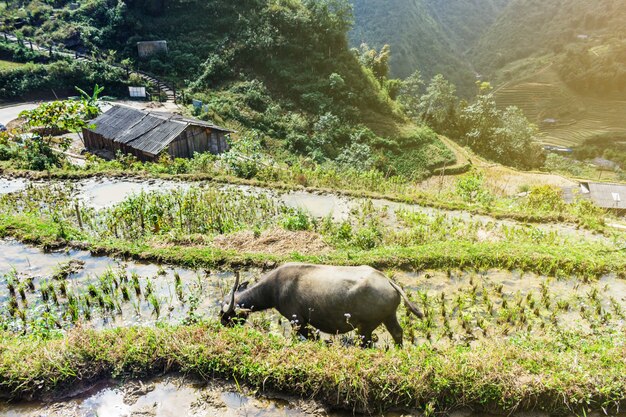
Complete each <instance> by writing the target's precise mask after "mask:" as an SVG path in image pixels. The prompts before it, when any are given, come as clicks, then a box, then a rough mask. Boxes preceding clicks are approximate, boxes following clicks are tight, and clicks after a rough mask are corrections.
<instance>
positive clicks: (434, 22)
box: [350, 0, 509, 92]
mask: <svg viewBox="0 0 626 417" xmlns="http://www.w3.org/2000/svg"><path fill="white" fill-rule="evenodd" d="M508 1H509V0H463V1H448V0H446V1H441V0H417V1H415V0H391V1H386V0H352V4H353V7H354V17H355V24H354V29H353V30H352V32H351V35H350V38H351V42H352V44H354V45H355V46H357V45H359V44H360V43H363V42H365V43H368V44H369V46H370V47H375V48H380V47H382V46H383V45H385V44H389V45H390V46H391V50H392V59H391V71H392V74H393V75H394V76H398V77H402V78H403V77H406V76H408V75H409V74H411V73H413V71H415V69H419V70H420V71H421V72H422V74H423V75H424V77H425V78H431V77H432V76H434V75H436V74H439V73H441V74H443V75H444V76H445V77H446V78H448V79H450V80H452V81H453V82H454V83H455V84H456V85H457V86H458V87H459V89H460V90H461V91H462V92H468V91H473V90H472V86H473V83H474V80H475V73H474V71H473V69H472V66H471V63H470V62H471V59H470V58H471V57H469V56H466V55H465V51H467V50H468V49H469V48H470V47H471V46H472V45H473V44H474V42H475V41H476V40H477V39H478V37H480V35H481V34H482V33H483V31H485V30H486V29H487V28H488V27H489V25H490V24H491V23H492V22H493V21H494V20H495V19H496V17H497V16H498V14H499V13H500V11H501V9H502V8H503V7H504V6H505V5H506V4H507V3H508Z"/></svg>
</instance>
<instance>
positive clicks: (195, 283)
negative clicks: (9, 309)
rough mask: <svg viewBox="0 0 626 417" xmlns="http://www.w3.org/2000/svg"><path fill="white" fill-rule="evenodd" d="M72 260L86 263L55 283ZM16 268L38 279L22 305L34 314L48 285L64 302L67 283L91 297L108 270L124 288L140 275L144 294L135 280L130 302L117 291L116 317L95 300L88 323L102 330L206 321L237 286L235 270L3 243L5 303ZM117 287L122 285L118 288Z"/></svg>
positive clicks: (0, 261)
mask: <svg viewBox="0 0 626 417" xmlns="http://www.w3.org/2000/svg"><path fill="white" fill-rule="evenodd" d="M68 261H73V262H75V263H76V261H78V262H79V263H84V265H83V266H82V267H79V268H78V269H79V270H78V271H77V272H75V273H72V274H70V275H69V277H68V278H67V279H65V280H54V279H52V278H51V277H52V275H53V274H54V273H55V272H57V271H58V270H59V268H60V266H62V265H64V264H66V263H67V262H68ZM12 270H15V271H16V272H17V273H18V274H17V278H18V280H19V281H21V282H25V280H26V279H27V278H28V277H32V278H33V284H34V287H35V291H34V292H29V291H26V303H23V302H22V303H21V304H22V306H23V307H24V309H27V310H28V313H29V314H30V315H32V316H36V315H38V314H40V313H41V311H42V308H43V305H42V300H41V294H40V289H41V287H42V285H45V284H47V283H51V284H52V285H53V286H54V287H55V288H56V290H55V291H56V293H57V295H58V298H59V300H60V304H63V302H64V301H65V300H66V299H67V297H63V296H62V295H61V293H60V286H61V281H63V282H64V283H65V284H66V288H67V292H68V293H69V294H75V295H76V296H77V297H78V298H80V296H81V295H85V294H86V289H87V287H88V286H89V285H90V284H92V285H95V286H96V287H98V288H100V286H99V284H100V277H101V276H103V275H105V274H106V273H107V272H108V273H110V274H112V275H115V276H116V277H117V281H118V284H119V285H121V279H120V276H124V277H126V278H127V279H128V278H129V277H130V276H131V275H132V274H137V275H138V277H139V279H138V281H139V286H140V289H141V295H139V296H138V295H137V294H136V292H135V290H134V287H133V286H132V284H131V280H128V281H127V282H126V284H125V285H126V286H127V289H128V292H129V296H130V297H129V298H130V300H129V301H128V302H123V300H122V299H121V295H120V294H119V291H116V293H117V295H118V298H117V299H116V300H115V301H116V312H115V314H105V313H104V312H102V311H100V309H98V308H97V306H96V305H95V304H97V301H95V297H94V301H93V304H94V306H92V309H91V310H93V317H92V318H91V319H90V320H86V321H83V322H86V323H87V324H88V325H91V326H92V327H96V328H102V327H115V326H129V325H152V324H154V323H155V322H156V321H168V322H171V323H179V322H180V321H181V320H183V319H185V318H186V317H188V315H189V314H190V311H191V310H192V309H193V312H194V314H195V315H196V316H198V317H200V318H202V317H204V318H207V317H214V316H215V315H216V314H217V312H218V310H219V308H220V304H221V301H222V300H224V297H225V296H226V294H227V293H228V291H229V290H230V285H232V283H231V281H232V274H231V273H229V272H219V271H205V270H190V269H184V268H174V267H168V266H160V265H155V264H143V263H136V262H123V261H120V260H116V259H113V258H109V257H106V256H92V255H90V254H89V253H88V252H86V251H78V250H70V251H61V252H52V253H44V252H42V251H41V250H40V249H38V248H34V247H31V246H27V245H22V244H20V243H18V242H15V241H6V240H5V241H0V303H2V304H5V303H6V302H7V301H8V300H9V298H10V295H9V292H8V291H7V282H8V280H9V279H10V278H9V275H10V274H11V272H10V271H12ZM259 274H260V271H256V270H251V271H243V272H242V278H245V279H255V277H256V276H257V275H259ZM175 276H178V277H180V291H177V285H176V278H175ZM113 285H115V286H117V284H113ZM148 287H150V288H151V293H152V294H154V295H155V298H156V300H157V301H158V302H159V305H160V312H159V315H158V317H157V314H156V313H155V310H154V306H153V305H152V302H151V299H150V297H148V293H147V291H148ZM179 294H181V295H182V297H180V296H179ZM18 298H19V297H18ZM24 304H26V305H24ZM192 306H193V307H192ZM86 308H87V307H86V306H82V308H81V310H82V311H83V312H84V310H85V309H86ZM59 313H60V312H59ZM15 325H16V326H19V321H15Z"/></svg>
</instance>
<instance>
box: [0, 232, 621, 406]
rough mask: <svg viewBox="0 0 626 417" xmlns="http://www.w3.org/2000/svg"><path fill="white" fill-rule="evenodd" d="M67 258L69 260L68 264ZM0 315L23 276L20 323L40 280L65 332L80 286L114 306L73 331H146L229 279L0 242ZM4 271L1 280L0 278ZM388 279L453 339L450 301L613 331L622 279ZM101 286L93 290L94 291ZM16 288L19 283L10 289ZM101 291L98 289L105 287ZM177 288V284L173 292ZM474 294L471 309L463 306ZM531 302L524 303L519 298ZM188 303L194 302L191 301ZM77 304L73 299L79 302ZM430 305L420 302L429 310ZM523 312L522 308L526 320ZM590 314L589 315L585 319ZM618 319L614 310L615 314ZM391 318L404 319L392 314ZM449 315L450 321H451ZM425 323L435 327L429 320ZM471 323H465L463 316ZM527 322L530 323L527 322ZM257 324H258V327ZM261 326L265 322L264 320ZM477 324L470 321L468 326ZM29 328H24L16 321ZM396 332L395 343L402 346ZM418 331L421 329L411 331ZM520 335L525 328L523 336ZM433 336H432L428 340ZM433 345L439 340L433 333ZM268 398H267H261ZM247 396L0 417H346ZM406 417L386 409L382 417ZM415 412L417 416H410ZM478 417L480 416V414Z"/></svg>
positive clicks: (71, 401)
mask: <svg viewBox="0 0 626 417" xmlns="http://www.w3.org/2000/svg"><path fill="white" fill-rule="evenodd" d="M70 261H72V263H71V264H70V263H68V262H70ZM67 265H71V266H72V269H69V270H67V269H66V270H65V271H66V272H68V271H69V272H68V274H67V276H66V277H65V278H58V279H56V280H55V279H54V278H52V277H53V276H54V275H55V274H56V275H58V274H59V271H61V270H62V267H63V266H67ZM0 271H2V272H1V273H0V319H1V320H9V321H11V320H12V321H11V324H10V326H9V328H10V329H14V330H16V331H21V330H23V329H24V327H23V326H24V323H23V321H22V320H21V319H20V318H14V319H11V318H10V317H9V316H8V310H7V308H6V306H7V304H8V302H9V300H10V299H11V298H12V296H11V295H10V292H9V288H8V284H9V281H10V280H13V282H14V285H15V283H16V282H21V283H22V284H24V283H26V282H27V280H28V278H29V277H31V278H33V286H34V290H32V291H31V290H30V289H29V288H26V289H25V291H24V293H25V301H24V300H22V299H21V296H20V295H19V291H16V295H15V298H16V299H17V303H18V306H19V308H20V309H22V310H28V311H31V312H33V313H28V314H27V318H28V319H29V320H33V319H35V318H36V315H37V314H38V315H41V314H42V312H43V311H45V309H44V305H45V304H46V303H44V302H43V301H42V298H41V297H42V295H41V288H42V285H43V286H45V285H46V283H47V284H49V283H52V285H53V286H54V287H55V291H56V294H57V297H58V301H59V306H54V304H53V303H52V302H51V301H48V302H47V305H48V306H49V307H50V309H51V311H52V313H55V312H56V313H57V316H55V318H54V319H56V320H57V321H58V322H59V323H60V324H61V326H60V327H61V328H66V329H69V328H71V327H72V325H73V324H72V321H71V319H70V318H69V317H68V315H67V309H66V307H67V304H68V295H67V294H74V296H75V297H76V298H78V299H79V300H84V299H85V298H84V297H86V296H87V295H88V291H87V289H88V286H89V285H90V284H92V285H94V286H95V287H96V289H97V292H98V294H102V292H103V290H102V288H110V289H111V292H110V293H109V294H104V298H107V297H109V298H114V303H113V304H114V305H113V308H112V309H111V310H107V309H106V308H104V309H103V308H101V307H99V306H98V303H97V301H96V299H97V298H98V297H97V296H94V297H91V296H90V299H91V305H92V310H93V313H92V316H91V317H90V318H86V317H85V313H84V310H85V309H86V308H87V307H86V306H85V305H83V304H80V303H79V304H80V305H79V310H80V314H79V318H78V321H79V322H80V323H81V324H82V325H83V326H90V327H94V328H105V327H115V326H129V325H142V326H151V325H154V324H155V323H156V322H157V321H164V322H170V323H181V322H183V321H184V320H185V319H186V318H188V317H189V315H190V311H191V310H192V309H193V314H195V315H197V316H203V317H215V316H216V313H217V311H218V309H219V308H220V303H221V302H222V300H223V299H224V297H225V296H226V294H227V293H228V292H229V290H230V288H231V285H232V283H233V280H234V278H233V274H232V273H230V272H221V271H204V270H192V269H185V268H177V267H171V266H161V265H156V264H149V263H138V262H124V261H120V260H117V259H114V258H111V257H101V256H92V255H90V254H89V253H88V252H86V251H79V250H69V251H59V252H52V253H44V252H42V251H41V250H40V249H37V248H33V247H30V246H27V245H24V244H20V243H17V242H15V241H8V240H4V241H2V240H0ZM111 271H112V272H113V274H114V275H115V276H116V277H117V285H118V288H115V283H114V282H113V281H115V280H114V279H113V278H110V275H111V274H110V273H111ZM133 273H134V274H136V275H137V276H138V282H139V287H140V290H141V293H140V295H137V294H136V293H135V292H134V288H133V287H132V285H129V282H132V280H131V279H130V277H131V276H132V274H133ZM2 274H4V275H2ZM103 275H104V276H105V277H109V278H110V279H112V280H113V281H109V282H108V283H106V282H104V283H103V282H102V281H100V277H102V276H103ZM388 275H389V276H392V277H393V279H394V280H396V281H397V282H399V283H400V284H401V285H402V286H403V287H404V288H405V290H406V291H407V293H408V294H409V295H410V296H411V298H412V299H413V300H414V301H415V302H416V303H417V304H418V305H420V307H422V308H424V306H425V305H430V306H431V307H432V306H435V308H431V310H433V311H434V310H436V306H438V305H439V304H438V303H439V300H440V298H439V297H440V296H441V294H444V296H445V300H446V303H447V306H448V307H447V308H448V309H449V310H448V311H449V316H448V317H450V320H451V321H452V320H456V321H455V322H454V323H453V325H452V329H453V330H454V332H455V337H456V335H464V336H465V333H464V331H466V330H467V329H465V330H464V328H463V327H462V326H461V325H460V324H459V323H460V319H459V318H458V312H455V308H456V307H455V305H456V304H455V303H456V302H457V301H456V300H457V299H459V300H461V299H463V300H465V301H464V302H465V303H466V304H465V307H463V308H462V310H463V312H465V313H469V314H471V315H473V317H474V318H476V317H481V316H488V314H487V313H486V312H485V310H486V304H485V303H486V302H487V301H485V300H486V299H487V298H488V299H489V301H488V302H489V303H492V304H493V305H494V306H495V307H494V308H495V309H496V311H501V310H504V307H503V301H504V300H507V301H508V303H509V305H514V304H515V303H516V302H517V301H518V300H519V301H521V302H523V303H524V304H525V305H530V304H531V302H533V303H536V305H537V306H536V307H535V309H536V310H538V311H539V316H538V317H535V318H534V319H532V320H536V321H537V320H543V321H545V322H548V321H549V320H551V318H550V317H549V314H550V312H552V311H560V313H559V316H558V321H559V322H560V323H561V324H560V325H561V326H563V327H566V328H575V329H579V330H580V329H582V330H583V331H587V330H591V328H592V326H598V325H600V322H601V321H602V319H603V316H602V314H608V312H610V314H611V315H612V316H611V317H610V318H608V319H607V321H606V322H604V323H603V324H601V325H604V326H612V327H616V328H621V329H622V330H623V328H624V327H623V325H624V316H623V315H622V316H619V314H618V312H617V311H616V310H615V305H614V304H613V302H615V303H617V305H618V306H619V305H623V304H624V302H625V301H626V281H624V280H619V279H616V278H615V277H613V276H606V277H603V278H601V279H599V280H598V281H596V282H591V283H583V282H581V281H580V280H579V279H561V280H557V279H553V278H549V277H541V276H536V275H534V274H525V273H521V272H506V271H496V270H493V271H486V272H482V273H478V272H469V271H454V270H452V271H419V272H398V271H388ZM121 276H125V277H127V278H129V280H128V281H123V280H122V279H120V277H121ZM176 276H179V277H180V281H179V282H180V284H179V285H180V287H182V290H183V291H182V297H180V296H179V295H178V294H177V284H176V282H177V279H176ZM261 276H262V273H261V271H259V270H250V271H242V277H243V278H245V279H251V280H252V281H254V280H255V279H258V278H259V277H261ZM63 282H65V285H66V295H62V294H61V291H60V286H61V283H63ZM101 283H102V284H103V285H101ZM18 285H19V284H18ZM107 285H108V287H107ZM123 285H126V286H127V287H129V288H130V289H131V291H130V295H129V300H128V301H124V300H123V299H122V298H121V290H120V288H121V286H123ZM149 286H150V287H151V288H152V289H151V294H153V295H154V297H156V298H157V299H158V300H159V301H160V302H161V307H160V309H161V310H160V315H159V316H158V317H157V315H156V314H155V312H154V308H153V305H152V303H151V302H150V301H148V300H146V296H145V293H146V290H147V288H148V287H149ZM180 287H179V288H180ZM472 297H474V302H473V304H472V303H470V301H469V300H472ZM542 297H547V298H548V299H549V301H548V302H549V307H546V306H544V305H543V304H542V303H545V302H546V301H545V299H544V298H542ZM531 299H532V300H534V301H529V300H531ZM194 300H195V301H194ZM565 301H567V302H568V303H569V305H570V306H569V307H568V308H567V309H563V310H559V308H560V307H559V308H557V305H559V303H561V302H565ZM81 302H82V301H81ZM429 303H430V304H429ZM582 306H587V307H588V308H587V310H589V311H590V312H591V313H593V314H596V313H595V311H596V310H597V309H600V310H601V314H600V315H596V316H593V317H589V316H587V315H585V314H581V313H580V308H581V307H582ZM530 311H531V308H530V307H528V314H529V315H530V314H531V313H530ZM591 313H590V314H591ZM262 314H265V313H254V314H252V315H251V318H250V320H249V324H248V325H250V326H254V327H256V328H257V329H259V330H261V331H265V332H275V333H282V334H284V335H285V337H289V324H288V323H287V321H286V320H282V322H283V324H282V325H281V324H280V323H279V322H278V314H276V313H275V312H270V313H268V314H267V315H265V316H263V317H264V318H263V319H262V320H260V321H259V322H255V317H257V318H258V317H260V316H261V315H262ZM499 314H500V313H497V314H495V315H494V316H493V322H492V325H493V326H496V325H498V324H497V320H496V318H498V317H500V316H499ZM622 314H623V313H622ZM398 316H399V317H403V316H404V314H401V313H399V314H398ZM455 317H457V318H456V319H455ZM434 320H435V327H438V328H441V327H443V326H442V325H441V323H439V322H438V321H437V320H439V319H438V318H436V317H435V318H434ZM472 320H475V319H472ZM528 320H531V318H529V319H528ZM259 323H263V324H259ZM268 323H269V324H268ZM477 323H478V322H477V321H474V322H473V325H477ZM505 325H506V326H508V327H509V328H511V329H512V330H510V331H511V332H514V331H518V330H519V331H521V330H520V329H521V328H520V329H518V330H516V328H515V326H517V324H513V323H508V322H507V323H506V324H505ZM26 326H27V327H26V329H27V330H28V329H29V327H28V326H32V323H28V324H26ZM404 326H405V340H407V341H408V340H411V339H410V338H409V337H408V335H407V333H408V332H409V330H408V328H407V327H406V326H407V324H406V323H405V324H404ZM419 331H423V330H419ZM470 331H471V332H473V334H474V336H475V337H476V338H479V337H485V335H482V336H481V330H480V329H478V328H472V329H470ZM524 331H529V330H524ZM377 334H378V335H379V342H378V344H377V346H378V348H381V347H384V346H385V345H386V344H387V343H389V340H388V339H389V338H388V335H387V332H386V331H385V330H384V328H383V327H380V328H379V329H378V332H377ZM486 336H487V337H504V336H503V335H502V334H498V333H496V331H495V330H494V332H493V333H489V334H486ZM437 337H440V335H439V336H436V337H435V338H434V339H436V338H437ZM442 339H443V337H442ZM335 340H336V339H335ZM412 341H413V342H415V343H420V344H421V343H433V344H436V343H438V342H437V340H431V341H430V342H428V341H427V340H426V338H425V337H424V335H423V334H421V335H418V336H417V337H414V338H413V340H412ZM270 397H271V396H270ZM271 398H274V399H270V398H268V397H267V396H262V395H261V396H255V395H254V394H251V393H249V392H242V391H241V390H240V389H239V388H237V386H236V385H234V384H229V383H217V382H214V383H211V384H209V385H207V384H205V383H198V382H195V381H193V380H189V379H183V378H180V377H169V378H161V379H156V380H152V381H144V382H127V383H124V384H121V385H115V384H108V385H107V384H104V383H103V382H101V383H100V385H98V386H95V387H82V388H79V389H77V390H76V396H74V397H73V398H68V399H64V400H63V401H59V402H52V403H42V402H30V403H22V402H20V403H2V402H0V416H7V417H39V416H48V417H78V416H94V417H95V416H98V417H102V416H111V417H116V416H119V417H123V416H125V417H130V416H149V417H150V416H155V417H159V416H162V417H169V416H173V417H180V416H183V415H185V416H259V417H298V416H303V417H309V416H311V417H314V416H315V417H323V416H328V417H347V416H349V415H352V413H343V414H342V413H338V412H332V411H328V410H325V409H324V408H323V407H321V406H320V405H319V404H317V403H315V402H313V401H308V400H306V399H305V400H301V399H296V398H292V397H278V398H279V399H276V397H271ZM402 415H405V416H410V415H412V414H410V413H386V414H385V416H386V417H387V416H388V417H400V416H402ZM414 415H419V414H414ZM452 415H453V416H454V417H478V416H480V415H476V414H472V413H470V412H465V411H464V412H456V413H453V414H452ZM523 416H524V417H529V416H532V417H535V416H540V417H544V416H541V414H537V413H531V414H523ZM480 417H487V416H480Z"/></svg>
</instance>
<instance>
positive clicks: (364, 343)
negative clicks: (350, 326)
mask: <svg viewBox="0 0 626 417" xmlns="http://www.w3.org/2000/svg"><path fill="white" fill-rule="evenodd" d="M373 331H374V329H363V328H361V327H359V337H360V338H361V347H362V348H371V347H372V346H373V343H372V332H373Z"/></svg>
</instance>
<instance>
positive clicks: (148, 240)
mask: <svg viewBox="0 0 626 417" xmlns="http://www.w3.org/2000/svg"><path fill="white" fill-rule="evenodd" d="M462 186H463V187H464V189H465V190H466V195H467V198H468V199H472V200H476V202H477V204H482V205H484V204H491V201H493V200H492V198H491V197H489V196H488V195H487V194H485V193H484V192H481V191H480V188H481V186H480V179H478V180H473V181H471V182H469V181H468V182H467V184H465V183H463V185H462ZM66 187H67V186H63V187H51V188H46V187H31V188H28V189H26V190H25V191H23V192H20V193H17V194H11V195H6V196H3V197H1V198H0V207H2V212H3V213H5V214H2V215H1V216H0V235H1V236H13V237H16V238H19V239H20V240H23V241H29V242H34V243H38V244H40V245H44V246H59V245H65V244H67V243H68V242H70V241H72V242H74V243H73V244H77V242H82V243H80V246H83V247H88V248H90V249H91V250H92V251H95V252H97V253H112V254H124V255H125V256H130V257H134V258H141V259H149V260H160V261H167V262H170V263H174V264H183V265H196V266H199V265H202V266H208V267H215V266H219V265H250V264H253V265H261V266H262V265H265V263H266V262H267V261H268V260H272V261H274V262H286V261H295V260H307V261H310V262H315V263H320V262H323V263H331V264H347V265H359V264H368V265H373V266H377V267H381V268H387V267H405V266H408V265H410V266H411V267H412V268H417V269H419V268H426V267H428V268H450V267H471V268H477V269H488V268H503V269H521V270H528V271H533V272H537V273H544V274H549V275H559V276H560V275H565V276H567V275H571V274H577V275H581V276H600V275H602V274H605V273H608V272H612V271H613V272H620V271H622V268H623V266H624V259H623V254H621V252H620V250H621V246H620V245H621V242H622V240H621V237H620V235H619V234H617V235H615V236H614V239H612V240H610V239H608V238H607V239H605V240H604V241H603V242H602V243H601V242H592V241H586V240H585V239H583V240H581V239H574V240H572V239H570V238H568V237H566V236H565V235H561V234H560V233H559V232H558V231H556V230H550V229H545V228H541V227H523V226H521V225H519V226H514V225H506V224H497V223H484V222H482V221H476V222H473V221H470V222H467V221H463V220H460V219H457V218H448V217H446V216H444V215H443V214H440V215H436V216H433V217H431V216H428V215H426V214H424V213H421V212H419V211H417V212H414V211H412V210H408V209H398V210H396V211H395V212H394V213H389V212H387V211H386V210H384V209H376V208H375V207H374V206H373V205H372V204H371V203H368V202H367V201H365V202H364V204H363V205H362V207H361V208H360V210H357V211H355V212H354V213H353V214H352V215H351V216H350V217H349V218H347V219H345V220H342V221H340V222H333V221H332V220H331V219H330V218H325V219H322V220H315V219H312V218H310V217H309V216H308V215H307V214H306V213H304V212H301V211H294V210H293V209H288V208H286V207H284V206H283V205H282V204H279V203H277V202H275V201H273V200H271V199H269V198H268V197H266V196H264V194H263V193H260V194H259V195H246V194H243V193H240V192H235V191H217V190H214V189H205V190H196V189H191V190H189V191H185V192H181V191H172V192H167V193H149V194H145V193H142V194H139V195H137V196H131V197H129V198H128V199H127V200H125V201H123V202H121V203H119V204H117V205H115V206H113V207H111V208H106V209H101V210H94V209H91V208H88V207H85V206H83V205H82V204H81V203H80V202H79V201H77V200H74V198H73V197H72V194H73V193H72V189H71V187H70V188H66ZM459 187H461V184H460V185H459ZM472 190H479V191H472ZM252 201H255V202H256V203H255V204H252ZM519 204H520V206H519V209H524V210H527V211H529V212H536V213H555V212H556V213H565V212H571V213H572V215H574V213H575V215H576V216H577V217H578V218H579V219H580V220H579V221H580V223H581V224H582V225H584V226H586V227H593V228H597V229H602V228H603V222H604V220H603V216H604V214H603V212H602V211H601V210H598V209H596V208H594V207H593V206H590V205H589V204H587V203H586V202H582V201H581V202H580V203H578V204H576V205H573V206H566V205H565V204H563V203H562V201H561V200H560V197H559V195H558V193H557V192H555V191H554V190H552V189H550V188H545V187H544V188H537V189H533V190H531V192H530V195H529V198H528V200H526V201H523V202H520V203H519ZM256 206H258V209H257V208H255V209H254V210H253V209H252V208H253V207H256ZM390 216H394V217H396V218H397V220H395V221H393V220H391V219H393V218H392V217H390ZM384 219H390V220H388V221H385V220H384ZM397 226H400V228H398V227H397ZM279 228H284V229H286V230H291V231H294V230H295V231H298V230H311V231H314V232H316V233H317V236H318V239H319V240H323V241H324V242H325V243H326V244H327V245H328V246H329V247H330V248H331V249H332V250H331V251H330V252H325V253H313V254H310V255H304V254H302V253H300V252H299V250H298V249H294V252H293V253H291V254H289V255H284V254H278V253H274V252H273V251H272V250H271V249H268V248H264V247H261V248H260V251H259V252H258V253H256V254H255V253H237V252H235V251H231V250H229V249H228V247H226V248H222V246H221V243H218V244H213V242H215V238H216V237H218V236H224V239H225V240H224V239H220V242H224V241H226V242H227V241H228V239H229V238H230V237H232V236H234V234H236V232H238V231H243V230H253V231H255V233H256V234H259V233H260V232H261V231H263V230H272V229H279ZM290 239H296V241H297V239H298V236H297V234H296V235H294V236H293V237H291V238H290ZM450 248H454V249H453V250H451V249H450ZM513 248H514V249H513ZM564 248H566V250H564Z"/></svg>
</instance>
